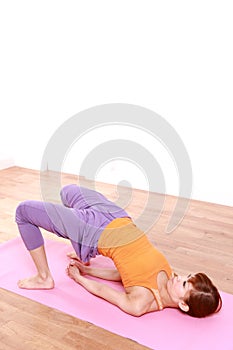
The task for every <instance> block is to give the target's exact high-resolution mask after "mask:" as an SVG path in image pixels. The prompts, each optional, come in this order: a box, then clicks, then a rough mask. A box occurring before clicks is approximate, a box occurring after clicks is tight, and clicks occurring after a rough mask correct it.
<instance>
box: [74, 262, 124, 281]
mask: <svg viewBox="0 0 233 350" xmlns="http://www.w3.org/2000/svg"><path fill="white" fill-rule="evenodd" d="M72 261H73V265H76V266H77V267H78V269H79V271H80V272H81V274H82V275H89V276H93V277H97V278H101V279H104V280H108V281H121V276H120V274H119V272H118V270H116V269H103V268H97V267H91V266H85V265H83V264H82V263H80V262H78V261H76V260H72Z"/></svg>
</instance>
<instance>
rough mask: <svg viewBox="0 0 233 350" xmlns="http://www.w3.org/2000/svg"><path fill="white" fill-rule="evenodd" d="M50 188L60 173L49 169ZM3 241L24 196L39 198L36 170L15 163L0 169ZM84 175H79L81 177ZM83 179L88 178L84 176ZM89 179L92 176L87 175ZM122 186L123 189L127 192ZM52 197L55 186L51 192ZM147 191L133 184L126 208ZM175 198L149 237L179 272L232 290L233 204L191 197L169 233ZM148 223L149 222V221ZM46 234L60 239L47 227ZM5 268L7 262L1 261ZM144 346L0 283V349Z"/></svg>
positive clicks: (111, 191)
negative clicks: (201, 275)
mask: <svg viewBox="0 0 233 350" xmlns="http://www.w3.org/2000/svg"><path fill="white" fill-rule="evenodd" d="M44 176H45V179H47V180H45V181H47V183H48V185H49V188H50V187H51V189H52V184H53V183H54V184H55V183H56V179H57V174H54V173H51V172H47V173H46V174H45V175H44ZM0 180H1V181H0V243H2V242H5V241H7V240H10V239H12V238H14V237H16V236H17V235H18V231H17V227H16V224H15V222H14V214H15V208H16V206H17V205H18V203H20V202H21V201H23V200H25V199H38V200H41V192H40V189H41V187H40V174H39V172H38V171H35V170H30V169H24V168H19V167H12V168H8V169H4V170H1V171H0ZM79 180H80V179H79ZM60 183H61V184H62V185H65V184H68V183H78V178H77V177H76V176H73V175H67V174H63V175H62V178H61V180H60ZM82 184H85V179H82ZM86 184H87V185H88V181H87V180H86ZM97 189H98V190H99V191H101V192H102V193H103V194H105V195H106V196H107V197H109V198H110V199H112V200H116V199H117V192H116V189H115V186H112V185H109V184H103V183H99V184H98V186H97ZM124 191H125V190H124V189H122V193H123V194H124ZM49 195H51V200H56V198H53V191H52V190H51V193H50V194H48V196H49ZM154 195H155V196H156V194H154ZM146 202H147V193H146V192H144V191H140V190H134V191H133V193H132V196H131V201H130V202H129V203H127V205H126V209H127V211H128V212H129V213H130V215H132V217H133V218H135V219H136V220H137V219H138V218H139V217H140V213H141V212H142V211H143V208H145V206H146ZM175 202H176V198H175V197H172V196H166V201H165V205H164V208H163V211H162V213H161V215H160V217H159V219H158V220H157V222H156V223H155V224H154V225H153V226H152V227H151V228H150V230H149V231H148V232H147V234H148V236H149V238H150V240H151V241H152V242H153V243H154V244H155V245H156V246H157V247H158V248H159V249H160V250H161V251H162V252H163V253H164V254H165V255H166V257H167V258H168V260H169V262H170V264H171V265H172V267H173V269H174V270H175V271H176V272H177V273H179V274H189V273H195V272H201V271H204V272H206V273H207V274H208V275H209V276H210V277H211V279H212V280H213V281H214V283H215V284H216V285H217V286H218V287H219V289H220V290H222V291H225V292H228V293H231V294H233V259H232V257H233V208H232V207H227V206H222V205H217V204H211V203H205V202H200V201H190V204H189V209H188V211H187V213H186V215H185V217H184V219H183V221H182V222H181V224H180V225H179V226H178V227H177V228H176V229H175V230H174V231H173V232H172V233H171V234H169V235H168V234H165V229H166V226H167V224H168V222H169V220H170V218H171V213H172V210H173V207H174V204H175ZM152 215H154V208H151V210H147V216H145V218H144V219H143V220H144V222H142V225H145V227H146V225H147V223H149V222H150V220H151V216H152ZM147 226H148V225H147ZM44 235H45V236H46V237H49V238H51V239H59V238H56V237H54V236H53V235H51V234H48V233H46V232H44ZM2 268H4V267H2ZM38 348H39V349H45V350H46V349H50V350H53V349H62V350H64V349H66V350H69V349H88V350H91V349H95V350H96V349H103V350H104V349H110V350H111V349H120V348H121V349H127V350H128V349H146V348H145V347H143V346H142V345H140V344H137V343H135V342H134V341H132V340H130V339H125V338H122V337H120V336H117V335H115V334H112V333H110V332H107V331H106V330H104V329H101V328H98V327H96V326H94V325H93V324H90V323H87V322H84V321H81V320H79V319H76V318H74V317H71V316H69V315H66V314H64V313H62V312H59V311H57V310H54V309H51V308H48V307H46V306H44V305H41V304H39V303H36V302H34V301H31V300H28V299H26V298H23V297H21V296H19V295H16V294H13V293H11V292H9V291H6V290H3V289H0V350H8V349H11V350H21V349H22V350H33V349H38Z"/></svg>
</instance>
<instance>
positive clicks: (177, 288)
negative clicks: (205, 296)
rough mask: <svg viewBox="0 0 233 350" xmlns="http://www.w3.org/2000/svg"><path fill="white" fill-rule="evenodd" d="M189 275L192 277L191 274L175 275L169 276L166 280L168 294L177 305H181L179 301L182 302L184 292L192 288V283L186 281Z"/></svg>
mask: <svg viewBox="0 0 233 350" xmlns="http://www.w3.org/2000/svg"><path fill="white" fill-rule="evenodd" d="M190 277H192V275H188V276H175V277H172V278H170V279H169V280H168V282H167V291H168V294H169V295H170V297H171V299H172V300H173V301H174V302H175V303H176V304H177V305H179V307H181V306H180V303H181V304H182V302H183V300H184V297H185V295H186V293H188V292H189V291H190V290H191V289H192V288H193V286H192V284H191V283H190V282H189V281H188V280H189V278H190ZM184 311H185V310H184Z"/></svg>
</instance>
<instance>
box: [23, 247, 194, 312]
mask: <svg viewBox="0 0 233 350" xmlns="http://www.w3.org/2000/svg"><path fill="white" fill-rule="evenodd" d="M30 255H31V257H32V260H33V262H34V264H35V266H36V268H37V275H35V276H32V277H30V278H26V279H23V280H20V281H19V282H18V286H19V287H20V288H24V289H52V288H54V280H53V277H52V275H51V272H50V270H49V266H48V262H47V257H46V253H45V249H44V246H41V247H39V248H37V249H34V250H31V251H30ZM68 257H69V258H70V259H71V260H70V263H69V265H68V267H67V269H66V273H67V275H68V276H69V277H70V278H71V279H73V280H74V281H75V282H76V283H78V284H80V285H81V286H83V287H84V288H85V289H86V290H87V291H89V292H90V293H92V294H94V295H96V296H98V297H100V298H103V299H105V300H107V301H108V302H110V303H112V304H114V305H116V306H118V307H119V308H120V309H121V310H123V311H124V312H126V313H128V314H130V315H133V316H141V315H143V314H145V313H147V312H151V311H156V310H158V305H157V303H156V301H155V298H154V296H153V294H152V292H151V291H150V290H149V289H147V288H144V287H140V286H133V287H128V288H125V290H124V292H120V291H117V290H115V289H113V288H111V287H109V286H107V285H105V284H102V283H100V282H97V281H94V280H90V279H88V278H86V277H85V275H89V276H94V277H98V278H100V279H105V280H111V281H121V276H120V274H119V272H118V271H117V270H115V269H101V268H94V267H91V266H88V264H83V263H82V262H80V260H79V258H78V257H77V256H76V255H75V254H74V253H70V254H68ZM189 278H190V275H189V276H187V277H186V276H176V277H173V278H170V279H168V278H167V275H166V274H165V272H163V271H161V272H160V273H159V274H158V277H157V284H158V289H159V293H160V296H161V300H162V303H163V307H164V308H165V307H173V308H181V309H182V310H183V311H186V312H187V311H188V305H187V304H186V303H185V302H184V298H185V295H186V294H187V293H189V292H190V290H191V288H192V286H191V284H190V283H189V282H188V279H189Z"/></svg>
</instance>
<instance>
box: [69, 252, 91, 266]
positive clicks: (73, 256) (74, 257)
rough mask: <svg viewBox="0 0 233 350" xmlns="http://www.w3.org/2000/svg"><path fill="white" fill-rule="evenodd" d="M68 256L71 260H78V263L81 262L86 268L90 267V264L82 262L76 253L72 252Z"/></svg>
mask: <svg viewBox="0 0 233 350" xmlns="http://www.w3.org/2000/svg"><path fill="white" fill-rule="evenodd" d="M66 256H67V257H68V258H70V259H74V260H77V261H78V262H80V263H81V264H83V265H85V266H89V265H90V262H86V263H84V262H82V260H80V258H79V257H78V255H77V254H76V253H74V252H70V253H67V254H66Z"/></svg>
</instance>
